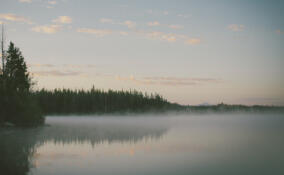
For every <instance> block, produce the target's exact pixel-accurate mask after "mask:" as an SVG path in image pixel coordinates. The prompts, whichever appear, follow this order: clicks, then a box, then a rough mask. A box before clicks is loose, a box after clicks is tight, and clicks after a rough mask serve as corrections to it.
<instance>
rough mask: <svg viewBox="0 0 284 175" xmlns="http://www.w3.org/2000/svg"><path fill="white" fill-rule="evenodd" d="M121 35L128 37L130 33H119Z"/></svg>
mask: <svg viewBox="0 0 284 175" xmlns="http://www.w3.org/2000/svg"><path fill="white" fill-rule="evenodd" d="M119 34H120V35H122V36H127V35H128V32H124V31H121V32H119Z"/></svg>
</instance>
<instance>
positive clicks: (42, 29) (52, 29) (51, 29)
mask: <svg viewBox="0 0 284 175" xmlns="http://www.w3.org/2000/svg"><path fill="white" fill-rule="evenodd" d="M61 29H62V26H61V25H55V24H54V25H42V26H36V27H33V28H32V31H34V32H39V33H46V34H54V33H56V32H58V31H60V30H61Z"/></svg>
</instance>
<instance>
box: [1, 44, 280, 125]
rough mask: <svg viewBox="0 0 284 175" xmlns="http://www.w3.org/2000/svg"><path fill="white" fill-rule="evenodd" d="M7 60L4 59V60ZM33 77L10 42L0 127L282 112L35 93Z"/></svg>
mask: <svg viewBox="0 0 284 175" xmlns="http://www.w3.org/2000/svg"><path fill="white" fill-rule="evenodd" d="M4 58H5V59H4ZM34 84H35V83H33V81H32V77H31V74H30V73H29V72H28V71H27V65H26V63H25V60H24V57H23V56H22V53H21V51H20V49H19V48H17V47H15V45H14V44H13V43H12V42H10V45H9V47H8V50H7V51H4V50H2V69H0V125H3V124H4V123H11V124H12V125H18V126H35V125H42V124H44V115H53V114H108V113H120V114H126V113H145V112H154V113H163V112H167V111H179V112H187V113H188V112H197V113H203V112H233V111H243V112H270V111H276V112H283V111H284V110H283V107H279V106H260V105H254V106H245V105H227V104H223V103H221V104H218V105H211V106H184V105H180V104H177V103H170V102H168V101H167V100H166V99H164V98H163V97H162V96H160V95H159V94H150V95H148V94H147V93H145V94H143V93H142V92H138V91H136V90H128V91H123V90H121V91H115V90H108V91H104V90H99V89H95V88H94V87H92V88H91V89H90V90H71V89H54V90H45V89H41V90H33V89H32V88H33V87H34Z"/></svg>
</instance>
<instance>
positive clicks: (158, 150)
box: [0, 114, 284, 175]
mask: <svg viewBox="0 0 284 175" xmlns="http://www.w3.org/2000/svg"><path fill="white" fill-rule="evenodd" d="M46 123H47V124H49V125H50V126H49V127H41V128H33V129H8V128H5V129H3V128H2V129H0V174H7V175H9V174H15V175H16V174H39V175H51V174H57V175H61V174H62V175H67V174H68V175H72V174H74V175H78V174H81V175H85V174H86V175H93V174H100V175H104V174H107V175H113V174H116V175H127V174H133V175H134V174H135V175H136V174H137V175H148V174H151V175H159V174H163V175H164V174H172V175H179V174H184V175H188V174H192V175H195V174H196V175H201V174H210V175H211V174H218V175H220V174H224V175H228V174H230V175H231V174H238V175H240V174H249V175H252V174H257V175H259V174H267V175H271V174H284V115H282V114H255V115H252V114H232V115H229V114H222V115H188V116H185V115H184V116H183V115H179V116H173V115H172V116H171V115H168V116H155V117H153V116H144V117H143V116H135V117H134V116H132V117H131V116H129V117H115V116H113V117H47V118H46Z"/></svg>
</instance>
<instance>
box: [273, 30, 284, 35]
mask: <svg viewBox="0 0 284 175" xmlns="http://www.w3.org/2000/svg"><path fill="white" fill-rule="evenodd" d="M275 32H276V33H277V34H279V35H280V34H284V31H283V30H280V29H277V30H276V31H275Z"/></svg>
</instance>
